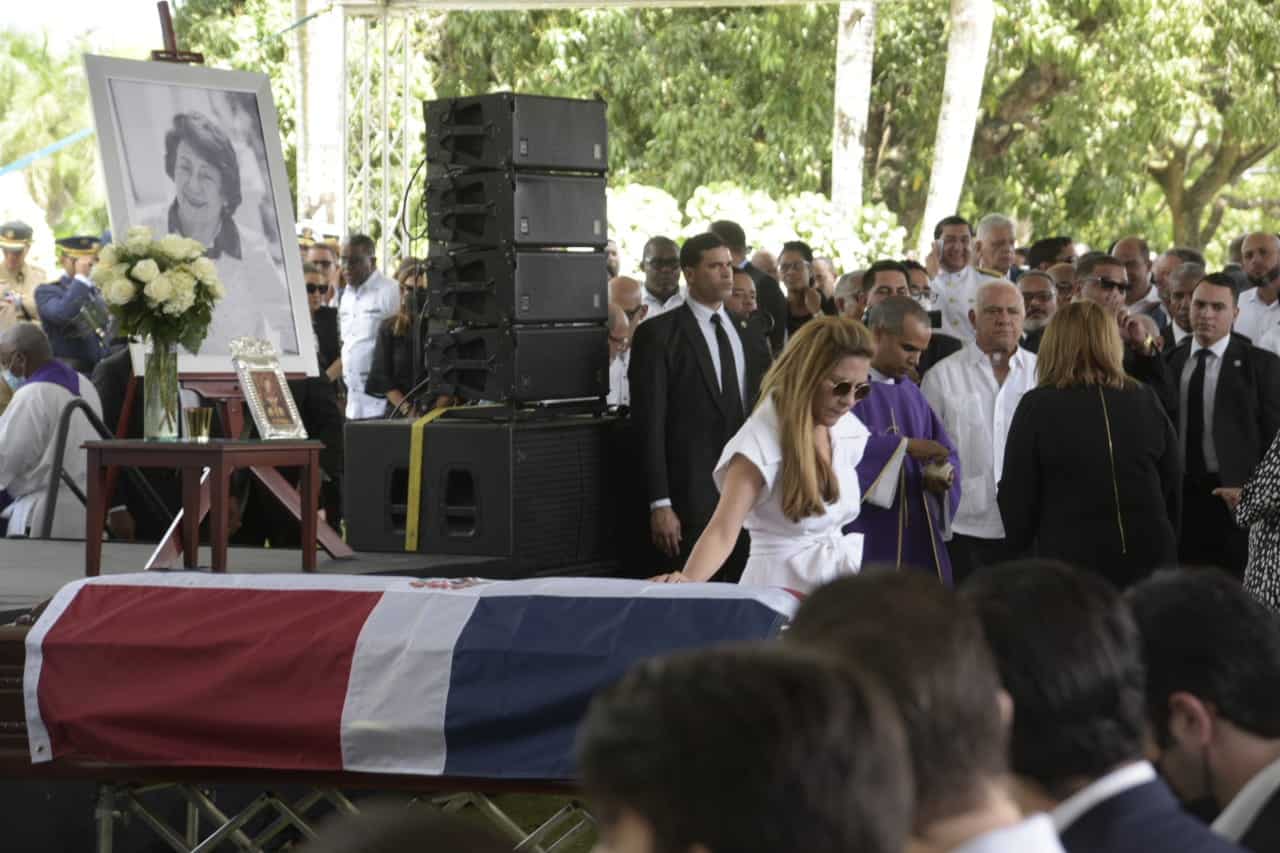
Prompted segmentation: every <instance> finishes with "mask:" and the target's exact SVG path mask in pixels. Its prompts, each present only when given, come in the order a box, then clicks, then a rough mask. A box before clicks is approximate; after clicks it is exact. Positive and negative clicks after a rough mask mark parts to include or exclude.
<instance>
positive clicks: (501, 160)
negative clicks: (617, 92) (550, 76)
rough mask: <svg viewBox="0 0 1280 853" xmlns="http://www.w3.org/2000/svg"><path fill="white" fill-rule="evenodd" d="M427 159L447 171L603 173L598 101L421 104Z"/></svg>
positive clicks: (605, 161)
mask: <svg viewBox="0 0 1280 853" xmlns="http://www.w3.org/2000/svg"><path fill="white" fill-rule="evenodd" d="M425 113H426V123H427V159H428V161H430V162H432V163H438V164H442V165H444V166H446V167H448V168H451V169H456V168H470V169H510V168H524V169H543V170H547V171H564V172H603V171H605V169H607V168H608V165H609V147H608V126H607V123H606V121H605V104H604V101H584V100H573V99H569V98H548V97H543V96H539V95H513V94H511V93H510V92H501V93H496V94H492V95H480V96H476V97H470V98H444V99H441V100H437V101H427V103H426V105H425Z"/></svg>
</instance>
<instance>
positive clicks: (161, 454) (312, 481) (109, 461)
mask: <svg viewBox="0 0 1280 853" xmlns="http://www.w3.org/2000/svg"><path fill="white" fill-rule="evenodd" d="M84 448H85V450H86V451H87V453H88V460H87V461H88V471H87V478H88V487H89V488H88V495H87V497H88V505H87V507H86V515H87V525H86V529H85V543H84V549H85V575H86V576H88V577H93V576H96V575H97V574H98V573H99V571H100V570H101V568H102V534H103V531H104V530H105V529H106V523H107V489H106V483H107V469H108V468H110V467H111V466H116V465H121V466H131V467H134V468H180V469H182V522H181V523H182V528H181V532H182V557H183V560H182V562H183V565H184V566H185V567H187V568H189V569H193V568H195V567H196V565H197V555H198V551H199V548H200V519H201V517H202V515H203V513H202V512H201V506H200V503H201V501H200V493H201V482H200V480H201V475H202V473H203V470H204V469H205V468H208V469H209V478H208V489H209V541H210V545H211V546H212V549H213V560H212V563H211V565H212V567H213V571H215V572H225V571H226V570H227V539H228V537H229V535H230V534H229V530H228V517H229V510H230V506H231V472H232V471H234V470H235V469H236V468H264V467H271V468H278V467H291V466H298V467H300V468H301V469H302V476H301V478H300V481H301V482H300V483H299V486H300V488H299V491H300V493H301V497H302V507H301V510H302V511H301V513H300V515H301V519H300V523H301V525H302V570H303V571H304V572H314V571H315V570H316V534H317V530H316V523H317V520H318V516H319V512H320V507H319V500H320V451H321V450H322V449H323V448H324V444H323V443H322V442H319V441H294V440H284V439H276V440H271V441H256V440H255V441H245V440H231V439H216V438H215V439H211V440H210V441H208V442H206V443H203V444H202V443H197V442H194V441H136V440H134V441H86V442H85V443H84Z"/></svg>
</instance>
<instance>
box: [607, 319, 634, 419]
mask: <svg viewBox="0 0 1280 853" xmlns="http://www.w3.org/2000/svg"><path fill="white" fill-rule="evenodd" d="M630 349H631V323H630V322H629V321H628V320H627V314H626V312H625V311H623V310H622V309H621V308H619V307H618V305H617V304H615V303H613V302H610V303H609V398H608V403H609V405H610V406H629V405H631V388H630V386H628V384H627V367H628V366H629V365H630V359H628V358H627V353H628V352H629V351H630Z"/></svg>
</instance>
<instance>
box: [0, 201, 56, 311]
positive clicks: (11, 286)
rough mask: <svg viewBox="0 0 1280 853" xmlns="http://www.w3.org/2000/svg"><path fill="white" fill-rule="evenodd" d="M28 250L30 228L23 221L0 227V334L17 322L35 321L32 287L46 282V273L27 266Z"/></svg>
mask: <svg viewBox="0 0 1280 853" xmlns="http://www.w3.org/2000/svg"><path fill="white" fill-rule="evenodd" d="M29 248H31V226H30V225H28V224H27V223H25V222H18V221H13V222H6V223H4V224H3V225H0V249H3V250H4V263H3V264H0V331H3V330H4V329H7V328H8V327H10V326H12V325H13V324H14V323H17V322H21V321H24V320H26V321H38V316H39V315H38V309H37V308H36V287H38V286H39V285H41V284H44V283H45V282H46V281H48V280H49V276H48V274H47V273H46V272H45V271H44V270H42V269H40V268H39V267H37V266H32V265H31V264H29V263H27V249H29Z"/></svg>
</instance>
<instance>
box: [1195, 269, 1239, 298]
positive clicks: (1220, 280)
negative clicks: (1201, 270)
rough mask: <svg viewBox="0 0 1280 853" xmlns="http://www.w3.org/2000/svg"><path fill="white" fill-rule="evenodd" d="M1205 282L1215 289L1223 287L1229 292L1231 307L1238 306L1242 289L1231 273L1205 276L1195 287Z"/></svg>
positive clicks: (1216, 273)
mask: <svg viewBox="0 0 1280 853" xmlns="http://www.w3.org/2000/svg"><path fill="white" fill-rule="evenodd" d="M1205 282H1207V283H1209V284H1212V285H1214V286H1216V287H1225V288H1226V289H1227V290H1230V291H1231V304H1232V305H1235V304H1238V303H1239V302H1240V291H1241V290H1243V288H1242V287H1241V286H1240V279H1238V278H1237V277H1236V276H1235V275H1233V274H1232V273H1229V272H1212V273H1209V274H1208V275H1207V276H1205V277H1204V278H1202V279H1200V281H1199V282H1197V283H1196V287H1199V286H1200V284H1202V283H1205Z"/></svg>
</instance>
